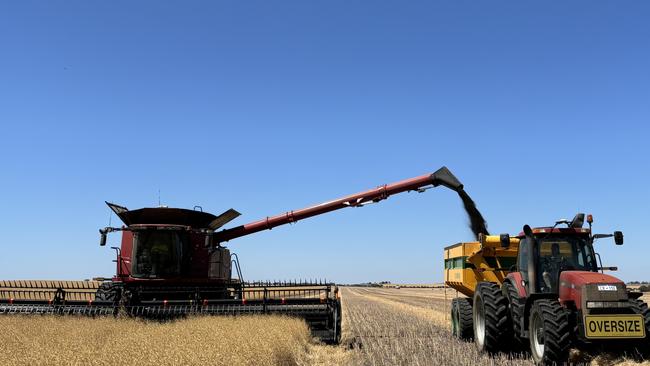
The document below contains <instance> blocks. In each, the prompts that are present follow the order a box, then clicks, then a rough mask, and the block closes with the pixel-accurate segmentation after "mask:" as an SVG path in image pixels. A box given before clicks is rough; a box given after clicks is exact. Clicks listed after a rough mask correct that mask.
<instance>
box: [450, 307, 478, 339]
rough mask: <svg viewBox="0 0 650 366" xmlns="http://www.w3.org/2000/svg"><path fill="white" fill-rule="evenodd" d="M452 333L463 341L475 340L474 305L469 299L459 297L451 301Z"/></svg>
mask: <svg viewBox="0 0 650 366" xmlns="http://www.w3.org/2000/svg"><path fill="white" fill-rule="evenodd" d="M451 333H452V334H453V335H454V337H456V338H458V339H460V340H463V341H471V340H472V339H473V338H474V324H473V323H472V304H471V303H470V302H469V299H467V298H464V297H459V298H455V299H453V300H452V301H451Z"/></svg>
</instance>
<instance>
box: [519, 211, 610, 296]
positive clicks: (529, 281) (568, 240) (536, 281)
mask: <svg viewBox="0 0 650 366" xmlns="http://www.w3.org/2000/svg"><path fill="white" fill-rule="evenodd" d="M584 218H585V215H584V214H577V215H576V216H575V217H574V219H573V220H571V221H569V220H558V221H557V222H556V223H555V225H554V226H552V227H539V228H534V229H531V228H528V229H525V231H524V232H521V233H520V234H519V236H518V237H519V239H520V242H519V250H518V256H517V268H518V272H519V273H520V275H521V277H522V278H523V287H524V289H525V292H526V293H554V294H557V293H559V290H560V284H561V282H562V281H561V277H562V276H561V274H562V273H563V272H575V271H579V272H591V273H598V272H599V271H602V270H604V269H614V268H603V267H602V266H601V265H599V259H600V256H599V255H598V253H596V252H595V250H594V247H593V243H594V240H595V239H598V238H603V237H609V236H614V237H615V239H616V244H618V245H620V244H623V234H622V233H621V232H620V231H617V232H615V233H614V234H611V235H610V234H597V235H592V232H591V224H592V223H593V218H592V216H591V215H588V216H587V222H588V224H589V228H583V227H582V226H583V223H584ZM561 224H566V225H567V227H558V226H559V225H561Z"/></svg>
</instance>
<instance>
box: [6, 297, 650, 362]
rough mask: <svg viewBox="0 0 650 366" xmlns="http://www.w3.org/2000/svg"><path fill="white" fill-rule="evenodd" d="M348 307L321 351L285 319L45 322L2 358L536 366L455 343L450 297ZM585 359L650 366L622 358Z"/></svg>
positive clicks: (12, 323) (16, 333)
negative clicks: (333, 339)
mask: <svg viewBox="0 0 650 366" xmlns="http://www.w3.org/2000/svg"><path fill="white" fill-rule="evenodd" d="M452 295H453V292H452V291H451V290H449V291H448V299H447V300H448V301H450V300H451V297H452ZM342 299H343V311H344V314H343V340H342V344H341V345H340V346H326V345H322V344H319V343H318V342H316V341H314V340H313V339H311V337H310V335H309V331H308V329H307V326H306V325H305V323H304V322H303V321H301V320H297V319H290V318H286V317H279V316H242V317H207V318H192V319H186V320H182V321H177V322H171V323H164V324H160V323H151V322H144V321H139V320H132V319H86V318H56V317H55V318H52V317H41V316H36V317H2V318H0V329H3V332H1V333H0V356H1V357H2V358H1V359H2V364H3V365H115V364H123V365H132V364H138V365H185V364H189V365H195V364H209V365H447V364H453V365H486V366H487V365H496V366H499V365H532V362H531V361H530V360H529V359H528V357H527V356H525V355H523V356H509V355H498V356H496V357H488V356H486V355H481V354H479V353H477V352H476V350H475V348H474V345H473V344H472V343H465V342H460V341H457V340H455V339H453V338H452V337H451V335H450V332H449V326H448V321H447V319H446V310H445V309H446V308H447V307H446V302H445V295H444V291H443V290H442V289H431V288H409V289H406V288H402V289H389V288H361V287H344V288H342ZM645 300H646V301H647V300H648V298H647V297H645ZM118 350H119V351H118ZM576 360H577V361H581V363H587V364H588V363H591V364H592V365H641V364H643V365H650V363H649V362H644V363H640V362H633V361H626V360H623V359H621V358H618V357H616V356H612V355H605V356H599V357H596V358H590V357H589V356H584V355H576Z"/></svg>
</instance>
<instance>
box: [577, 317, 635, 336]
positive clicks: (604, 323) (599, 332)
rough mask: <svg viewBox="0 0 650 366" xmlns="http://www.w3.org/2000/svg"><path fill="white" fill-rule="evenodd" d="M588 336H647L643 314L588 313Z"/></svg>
mask: <svg viewBox="0 0 650 366" xmlns="http://www.w3.org/2000/svg"><path fill="white" fill-rule="evenodd" d="M585 335H586V336H587V338H645V324H644V322H643V316H641V315H586V316H585Z"/></svg>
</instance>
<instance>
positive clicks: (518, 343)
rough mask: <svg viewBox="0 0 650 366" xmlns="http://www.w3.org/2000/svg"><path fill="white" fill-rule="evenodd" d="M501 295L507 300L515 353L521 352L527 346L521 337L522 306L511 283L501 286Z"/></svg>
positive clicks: (517, 293)
mask: <svg viewBox="0 0 650 366" xmlns="http://www.w3.org/2000/svg"><path fill="white" fill-rule="evenodd" d="M503 293H504V295H505V296H506V300H508V313H509V315H510V322H511V324H512V339H513V343H514V346H515V348H516V351H522V350H523V349H525V348H526V346H527V343H526V339H525V338H522V337H521V324H522V322H521V319H522V318H523V317H524V306H523V304H521V303H520V302H519V292H517V288H515V286H514V285H513V284H512V283H510V282H506V283H504V284H503Z"/></svg>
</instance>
